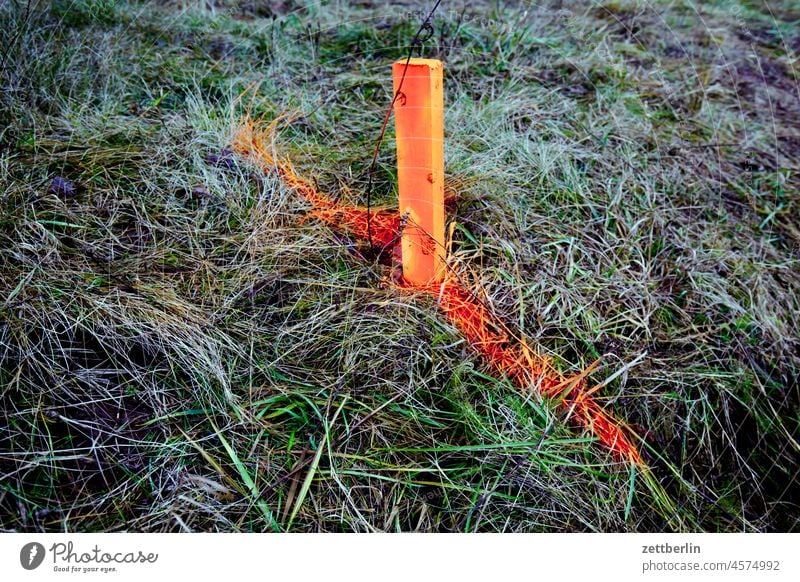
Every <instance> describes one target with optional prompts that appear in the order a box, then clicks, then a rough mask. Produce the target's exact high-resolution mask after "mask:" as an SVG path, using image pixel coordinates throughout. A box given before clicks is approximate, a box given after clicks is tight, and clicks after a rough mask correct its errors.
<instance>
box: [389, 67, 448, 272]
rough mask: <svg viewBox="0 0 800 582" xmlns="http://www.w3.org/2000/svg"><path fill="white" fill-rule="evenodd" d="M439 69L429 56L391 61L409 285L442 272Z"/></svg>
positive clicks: (441, 98)
mask: <svg viewBox="0 0 800 582" xmlns="http://www.w3.org/2000/svg"><path fill="white" fill-rule="evenodd" d="M442 72H443V66H442V62H441V61H437V60H434V59H410V60H409V61H408V66H406V61H405V60H402V61H398V62H396V63H394V65H393V66H392V79H393V80H394V91H395V94H397V98H396V99H395V102H394V119H395V133H396V138H397V182H398V190H399V195H400V216H405V217H406V219H405V221H406V226H405V228H404V229H403V234H402V240H401V252H402V256H403V278H404V279H405V280H406V281H407V282H408V283H411V284H413V285H427V284H429V283H432V282H436V281H440V280H441V279H442V276H443V274H444V252H445V246H444V91H443V86H442V81H443V78H442ZM404 75H405V76H404ZM401 82H402V87H401V86H400V84H401ZM398 90H399V91H400V93H399V94H398Z"/></svg>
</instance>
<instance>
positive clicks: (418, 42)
mask: <svg viewBox="0 0 800 582" xmlns="http://www.w3.org/2000/svg"><path fill="white" fill-rule="evenodd" d="M441 2H442V0H436V4H434V5H433V8H431V10H430V12H428V15H427V16H426V17H425V20H423V21H422V25H421V26H420V27H419V30H417V33H416V34H415V35H414V38H413V39H412V41H411V49H410V50H409V51H408V58H406V64H405V67H403V76H402V77H400V83H398V84H397V91H395V93H394V97H392V102H391V103H390V104H389V107H388V108H387V109H386V115H385V116H384V118H383V125H382V126H381V132H380V134H379V135H378V139H377V141H376V143H375V151H373V152H372V163H370V165H369V170H367V240H368V241H369V250H370V254H371V255H372V254H374V251H375V246H374V245H373V243H372V174H373V172H374V171H375V165H376V164H377V162H378V151H379V150H380V148H381V143H383V135H384V134H385V133H386V127H387V126H388V125H389V118H391V116H392V109H393V108H394V104H395V102H396V101H397V99H398V98H399V97H400V95H402V92H401V90H402V88H403V81H405V79H406V71H408V64H409V62H411V57H412V56H414V50H415V49H417V48H419V49H420V54H422V50H421V49H422V43H423V42H425V41H426V40H428V39H429V38H431V36H433V33H434V30H433V26H432V25H431V18H432V17H433V13H434V12H436V9H437V8H439V4H440V3H441ZM423 32H426V33H427V36H425V37H424V38H422V36H421V35H422V33H423Z"/></svg>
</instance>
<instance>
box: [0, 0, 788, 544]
mask: <svg viewBox="0 0 800 582" xmlns="http://www.w3.org/2000/svg"><path fill="white" fill-rule="evenodd" d="M159 5H160V6H158V7H154V6H153V4H152V3H141V4H139V3H134V2H112V1H99V0H82V1H66V0H65V1H55V2H30V3H28V2H25V1H16V2H15V1H12V2H8V3H3V4H2V6H0V23H2V26H1V27H0V46H2V47H3V49H2V50H3V52H2V55H0V62H2V65H1V66H2V72H1V73H0V75H1V76H0V84H2V93H0V185H2V188H0V393H2V414H3V422H2V426H1V427H0V524H1V525H2V528H3V529H4V530H8V531H98V530H102V531H110V530H128V531H184V530H192V531H262V530H263V531H268V530H291V531H409V530H420V531H577V530H580V531H629V530H636V531H660V530H663V529H681V530H689V531H742V530H746V531H772V530H779V531H796V530H797V529H798V527H800V525H799V524H798V519H799V518H800V511H798V507H797V503H796V498H797V497H798V481H797V480H798V453H799V452H800V445H798V432H799V431H798V428H799V427H798V422H799V421H798V406H799V405H800V398H799V394H798V370H800V349H799V348H800V342H799V341H798V337H800V329H798V327H799V326H800V324H798V320H797V317H796V314H797V313H798V312H800V299H798V296H799V294H798V291H800V269H799V268H798V261H800V258H798V257H799V254H798V250H799V247H800V224H798V220H797V216H798V212H797V208H798V202H799V201H800V195H799V192H800V189H799V188H798V185H800V184H799V183H798V166H797V159H798V147H800V126H798V122H797V119H800V117H798V113H800V111H798V103H800V99H798V97H800V89H798V83H797V75H796V67H797V55H798V50H800V36H798V34H797V22H798V19H799V18H800V14H798V13H797V12H796V11H794V12H793V9H792V6H791V4H790V3H788V2H787V3H770V5H769V7H767V6H765V5H761V4H760V3H758V2H755V3H749V2H748V3H742V4H730V3H718V4H709V5H704V6H703V7H695V6H694V5H690V4H683V3H642V2H640V3H635V2H609V3H605V4H593V5H586V4H585V3H578V2H574V3H571V2H561V3H559V6H560V8H559V9H557V8H556V7H554V6H550V7H548V6H546V5H537V6H536V7H532V6H526V5H520V6H519V7H517V8H513V9H512V8H506V9H504V11H503V14H502V15H501V16H500V15H498V14H497V13H496V11H495V9H493V8H492V7H491V6H488V5H487V6H484V5H483V4H479V5H473V4H470V5H469V6H466V7H462V6H461V5H460V4H458V5H457V4H453V3H448V2H447V1H445V2H444V3H443V6H442V9H441V11H440V13H438V16H437V19H436V21H435V27H436V34H435V35H434V37H433V38H432V39H431V40H429V41H428V42H427V43H426V49H425V50H426V54H427V55H428V56H431V57H439V58H443V59H444V60H445V61H446V67H447V68H446V71H447V76H448V80H447V82H448V85H447V96H446V100H447V104H448V109H447V112H446V120H445V124H446V131H447V151H446V156H447V160H446V162H447V172H448V181H449V184H450V185H451V187H452V188H454V189H455V190H457V191H458V193H459V202H458V208H457V209H456V210H455V212H454V220H456V221H457V226H456V228H455V231H454V232H455V239H454V260H457V261H458V262H459V263H460V264H461V265H464V267H465V268H471V269H472V270H473V273H474V283H475V286H476V288H480V289H482V290H483V291H484V292H485V294H486V295H485V296H486V300H487V301H488V302H489V303H490V304H491V305H492V307H493V309H494V310H495V311H496V312H497V313H498V314H499V315H501V316H502V317H503V318H504V319H505V320H506V321H508V322H509V323H510V324H512V325H513V326H514V327H515V328H517V329H519V330H520V331H521V332H522V333H524V334H525V336H526V337H527V338H528V341H529V342H531V343H532V344H535V345H537V346H538V348H539V349H540V350H542V351H543V352H544V353H546V354H548V355H549V356H550V357H551V358H552V360H553V361H554V363H555V365H556V366H557V367H558V368H559V370H560V371H561V372H563V373H564V374H574V373H576V372H578V371H579V370H582V369H584V368H585V367H586V366H588V365H589V364H590V363H591V362H593V361H594V360H595V359H596V358H598V357H600V356H603V358H602V360H601V365H600V367H599V368H598V369H597V370H596V371H595V372H594V373H593V374H592V380H593V382H595V383H596V382H602V381H604V380H606V379H608V378H610V381H609V382H608V385H607V386H606V387H605V388H604V389H603V391H602V392H601V393H600V394H599V395H600V396H601V397H602V403H603V405H604V406H606V407H607V408H608V409H609V410H613V411H614V412H615V414H617V415H619V416H622V417H623V418H624V419H625V420H626V421H627V422H628V423H629V424H630V425H631V426H633V427H634V429H635V430H636V432H637V433H638V434H639V435H640V437H641V439H642V440H641V446H642V448H643V451H644V454H645V456H646V458H647V459H648V461H649V462H650V464H651V466H652V468H653V474H652V477H651V481H652V482H649V483H648V479H647V478H646V475H643V474H642V473H639V472H636V471H634V472H631V470H630V468H629V467H628V466H627V465H625V464H621V463H619V462H618V461H616V460H615V459H614V458H613V457H612V456H611V455H609V454H607V453H606V452H605V451H604V450H603V449H602V448H600V447H598V446H596V443H594V442H593V439H592V437H591V435H590V434H589V433H586V434H582V433H580V432H579V431H576V430H575V427H573V426H571V425H570V424H569V423H568V422H565V419H564V418H563V415H562V414H560V412H559V411H558V409H557V408H555V407H554V406H553V405H552V403H548V402H545V401H543V400H541V399H540V398H539V397H537V396H536V395H534V394H532V395H527V396H526V395H522V394H520V393H519V391H518V390H517V389H515V388H514V387H513V386H512V385H511V384H510V383H509V382H508V381H506V380H504V379H502V378H495V377H493V376H492V375H491V374H489V373H488V372H489V369H488V368H487V367H485V365H484V363H483V362H482V361H481V360H480V359H479V358H477V357H476V356H474V354H473V352H472V351H471V350H470V349H469V347H468V345H466V343H465V342H464V341H463V339H462V338H461V337H460V335H459V333H458V332H457V330H455V329H454V328H453V327H451V326H450V325H449V324H448V323H447V322H446V320H445V319H444V318H443V317H442V316H441V315H440V314H439V312H438V310H437V308H436V305H435V302H433V301H427V302H426V301H424V300H423V301H420V298H418V297H415V296H413V295H410V294H403V293H398V292H397V290H396V289H394V288H393V287H392V285H390V284H389V283H388V281H390V279H391V276H392V274H391V269H390V268H389V267H385V266H383V265H381V264H380V263H377V262H364V261H363V260H362V257H361V255H360V249H359V248H358V247H357V245H356V244H355V241H352V240H350V239H348V238H347V237H346V236H344V235H342V234H341V233H338V232H335V231H333V230H331V229H330V228H328V227H326V226H325V225H324V224H321V223H319V222H317V221H314V220H313V219H312V220H309V219H308V216H307V212H308V210H309V209H310V208H309V206H308V204H307V203H305V202H304V201H303V200H302V198H301V197H299V196H297V195H296V193H294V192H292V191H290V190H288V189H287V188H286V187H285V186H284V185H283V183H282V182H281V181H280V180H279V179H278V178H277V176H273V175H266V176H265V175H264V173H263V171H262V168H260V167H258V165H256V164H254V163H252V162H251V161H248V160H247V159H245V158H243V157H239V156H236V155H234V154H231V153H230V152H228V151H227V148H230V144H231V140H232V137H233V132H234V130H235V128H236V124H237V122H238V120H239V119H240V117H241V115H242V114H243V113H245V112H249V113H251V114H253V115H264V116H267V117H268V118H269V117H274V116H275V115H277V114H278V113H279V112H282V111H297V112H298V113H299V117H298V118H297V119H295V121H294V122H293V123H292V124H291V125H289V126H288V127H287V128H285V130H284V131H282V132H281V133H280V135H279V136H278V143H277V144H276V145H277V147H278V148H279V149H280V151H282V152H285V153H286V154H288V155H291V157H292V160H293V161H294V162H295V164H296V165H297V166H298V168H299V171H301V172H302V174H303V175H305V176H308V177H313V178H314V179H315V180H317V182H318V184H319V188H320V190H322V191H324V192H327V193H329V194H330V195H332V196H340V197H342V198H343V199H346V200H348V201H349V202H351V203H358V204H363V202H364V200H362V199H361V196H362V195H363V188H364V185H365V184H366V176H365V170H366V167H367V165H368V164H369V156H370V153H371V148H370V143H371V141H372V140H373V139H374V137H375V136H376V134H377V129H378V125H377V123H379V119H380V113H381V110H382V108H383V107H385V105H386V104H387V103H388V98H389V95H388V91H389V87H390V83H389V82H388V74H389V66H388V63H390V62H391V61H392V60H393V59H395V58H399V57H400V56H401V55H402V54H403V51H404V50H405V49H406V47H404V46H403V43H404V42H408V40H409V39H410V37H411V35H412V34H413V31H414V28H415V26H416V25H415V23H414V22H412V21H409V20H408V19H407V18H405V14H404V10H399V9H393V10H392V9H387V8H386V7H384V6H382V5H380V4H377V3H376V4H375V5H374V6H373V5H371V3H368V2H367V3H359V5H358V6H350V5H348V4H347V3H340V2H334V3H331V4H326V5H325V6H320V5H316V4H315V5H311V6H308V7H305V8H303V7H298V6H295V5H294V4H292V3H291V2H287V3H274V4H269V6H270V7H269V8H266V6H267V4H261V5H260V6H261V8H258V7H257V3H246V2H227V3H221V2H201V3H195V2H160V3H159ZM462 8H463V9H462ZM267 11H269V12H270V13H267ZM246 88H250V91H249V92H248V93H247V95H246V97H244V98H241V99H238V97H239V96H240V95H241V94H242V92H243V91H244V90H245V89H246ZM376 120H378V121H377V122H376ZM383 152H384V153H383V154H382V155H381V158H380V167H379V172H378V174H377V175H376V192H377V198H378V201H379V202H383V203H386V204H391V203H392V201H393V200H394V185H395V176H394V174H393V165H394V162H393V160H394V158H393V155H392V152H393V144H392V143H391V139H389V140H388V141H387V143H386V144H385V148H384V150H383ZM55 177H60V178H63V179H64V180H67V181H68V182H69V184H73V185H74V189H73V188H71V187H68V186H64V183H63V182H59V181H56V182H55V183H54V182H53V179H54V178H55ZM655 483H657V484H658V485H657V486H656V485H655ZM660 492H663V493H660ZM662 495H663V496H664V497H663V498H662ZM670 508H673V509H674V511H673V510H672V509H670Z"/></svg>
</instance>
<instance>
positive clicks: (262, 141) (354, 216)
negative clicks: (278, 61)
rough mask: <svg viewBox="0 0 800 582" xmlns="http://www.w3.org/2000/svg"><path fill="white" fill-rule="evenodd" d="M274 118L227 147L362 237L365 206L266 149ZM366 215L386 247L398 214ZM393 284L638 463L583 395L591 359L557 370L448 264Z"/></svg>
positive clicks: (525, 386) (612, 423)
mask: <svg viewBox="0 0 800 582" xmlns="http://www.w3.org/2000/svg"><path fill="white" fill-rule="evenodd" d="M280 121H281V120H280V119H278V120H275V121H273V122H272V123H271V124H268V125H265V126H263V127H260V126H259V125H258V124H256V123H254V122H253V121H252V120H250V119H245V121H244V122H243V123H242V125H241V127H240V128H239V131H237V133H236V135H235V137H234V140H233V147H234V149H235V150H236V151H238V152H239V153H241V154H244V155H247V156H249V157H251V158H252V159H254V160H255V161H256V162H258V163H259V165H260V166H261V168H262V169H263V170H264V171H265V172H269V171H270V170H273V169H274V170H276V171H277V172H278V175H279V176H280V178H281V179H282V180H283V181H284V183H285V184H286V185H287V186H288V187H289V188H292V189H293V190H295V191H296V192H297V193H298V194H300V195H301V196H302V197H303V198H304V199H305V200H306V201H308V202H309V203H310V204H311V205H312V206H313V207H314V210H312V211H311V215H312V216H314V217H316V218H319V219H320V220H322V221H323V222H326V223H327V224H329V225H331V226H333V227H335V228H338V229H341V230H344V231H346V232H348V233H349V234H351V235H353V236H355V237H357V238H359V239H361V240H366V239H367V237H368V233H367V211H366V209H365V208H360V207H355V206H346V205H342V204H340V203H338V202H336V201H335V200H332V199H331V198H329V197H327V196H325V195H323V194H321V193H320V192H318V191H317V189H316V188H315V187H314V185H313V184H311V183H310V182H308V181H307V180H304V179H302V178H300V177H299V176H298V175H297V174H296V172H295V171H294V168H293V167H292V164H291V163H290V162H289V161H288V160H287V159H284V160H280V159H278V158H277V156H276V155H275V154H274V153H273V151H274V150H273V147H272V136H273V135H274V132H275V129H276V127H277V125H278V123H279V122H280ZM371 222H372V238H373V241H374V242H376V243H377V244H378V245H380V247H381V249H382V250H392V248H393V247H394V246H395V245H397V243H398V242H399V240H400V234H401V230H402V221H401V219H400V216H399V215H398V213H397V212H395V211H391V210H385V209H384V210H373V211H372V217H371ZM401 288H404V289H409V290H414V291H422V292H426V293H428V294H430V295H432V296H434V297H435V298H436V299H437V302H438V305H439V308H440V309H441V310H442V312H443V313H444V314H445V316H446V317H447V319H448V320H449V321H450V322H451V323H452V324H453V325H454V326H455V327H457V328H458V330H459V331H460V332H461V334H462V335H463V336H464V337H465V338H466V339H467V340H468V341H469V343H470V345H471V346H472V348H473V349H474V350H475V351H476V352H478V353H479V354H480V355H481V356H483V357H484V359H485V360H486V361H487V363H488V364H489V366H490V367H491V369H492V370H493V371H494V372H495V373H498V374H503V375H505V376H507V377H508V378H509V379H510V380H511V381H512V382H513V383H514V384H515V385H516V386H517V387H518V388H520V389H521V390H523V391H527V390H531V389H536V390H538V391H539V393H540V394H541V395H542V396H543V397H545V398H548V399H552V400H553V401H555V402H557V403H558V405H559V407H560V408H561V409H562V410H564V411H566V412H567V414H568V416H569V417H570V418H572V419H573V420H574V421H575V422H577V424H579V425H581V426H582V427H584V428H586V429H587V430H589V431H590V432H591V433H592V434H594V435H595V436H596V437H597V439H598V440H599V441H600V442H601V443H603V444H604V445H605V446H606V447H608V448H609V449H610V450H611V451H613V453H614V454H616V455H617V456H618V457H619V458H621V459H623V460H628V461H630V462H632V463H634V464H636V465H639V466H644V465H645V463H644V461H643V459H642V457H641V455H640V454H639V451H638V449H637V448H636V447H635V446H634V445H633V444H632V443H631V441H630V439H629V438H628V435H627V434H626V433H627V432H628V431H629V430H630V429H629V428H628V427H627V426H626V425H625V424H624V423H623V422H622V421H620V420H618V419H616V418H614V417H613V416H611V415H610V414H609V413H607V412H606V411H605V410H604V409H603V408H602V407H601V406H600V405H599V404H598V403H597V401H596V400H595V399H594V398H593V397H592V396H591V394H592V392H593V391H594V390H587V383H586V376H587V375H588V373H589V372H590V371H591V369H592V368H593V366H594V365H592V366H590V367H589V368H588V369H587V370H584V371H583V372H582V373H581V374H578V375H577V376H574V377H568V376H564V375H563V374H561V373H560V372H559V371H558V370H556V369H555V368H554V367H553V366H552V365H551V364H550V362H549V360H548V359H547V358H545V357H543V356H540V355H538V354H536V353H535V352H534V351H533V350H531V349H530V347H529V346H528V345H527V344H526V343H525V341H524V339H518V338H514V337H513V335H512V334H511V333H509V332H508V331H507V329H508V328H507V326H506V325H505V324H504V323H503V322H502V321H501V320H500V319H499V318H498V317H497V316H496V315H494V314H493V313H492V312H491V311H490V310H489V309H488V308H487V307H486V306H485V305H484V304H483V303H482V302H481V301H480V300H479V299H478V298H477V297H475V295H474V294H473V293H471V292H470V291H469V290H467V289H466V288H465V287H464V286H463V285H462V284H461V283H460V281H459V280H458V278H457V276H456V275H455V273H453V272H452V271H451V270H446V271H445V274H444V277H443V280H442V281H441V282H440V283H429V284H426V285H413V284H409V283H405V284H404V285H402V286H401Z"/></svg>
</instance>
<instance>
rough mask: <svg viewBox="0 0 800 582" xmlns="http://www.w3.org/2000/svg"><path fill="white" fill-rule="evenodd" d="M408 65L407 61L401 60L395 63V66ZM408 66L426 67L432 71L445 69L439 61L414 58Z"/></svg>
mask: <svg viewBox="0 0 800 582" xmlns="http://www.w3.org/2000/svg"><path fill="white" fill-rule="evenodd" d="M405 64H406V59H400V60H399V61H395V62H394V66H404V65H405ZM408 66H409V67H412V66H418V67H419V66H424V67H428V68H431V69H441V68H443V66H444V65H443V63H442V61H440V60H439V59H421V58H412V59H410V60H409V61H408Z"/></svg>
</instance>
